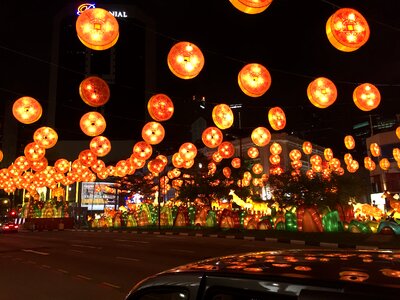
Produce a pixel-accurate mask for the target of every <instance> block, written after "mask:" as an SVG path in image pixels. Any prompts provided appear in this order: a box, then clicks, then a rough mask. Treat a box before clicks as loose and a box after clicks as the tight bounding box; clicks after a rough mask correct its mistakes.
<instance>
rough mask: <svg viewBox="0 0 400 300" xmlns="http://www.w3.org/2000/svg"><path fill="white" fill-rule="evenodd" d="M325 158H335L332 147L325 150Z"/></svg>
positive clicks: (327, 159)
mask: <svg viewBox="0 0 400 300" xmlns="http://www.w3.org/2000/svg"><path fill="white" fill-rule="evenodd" d="M324 158H325V160H326V161H331V159H332V158H333V151H332V149H331V148H326V149H325V150H324Z"/></svg>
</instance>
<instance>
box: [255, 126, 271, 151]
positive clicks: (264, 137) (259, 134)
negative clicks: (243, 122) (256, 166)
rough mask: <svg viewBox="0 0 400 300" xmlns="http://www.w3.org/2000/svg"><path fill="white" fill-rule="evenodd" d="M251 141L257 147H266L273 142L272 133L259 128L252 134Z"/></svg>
mask: <svg viewBox="0 0 400 300" xmlns="http://www.w3.org/2000/svg"><path fill="white" fill-rule="evenodd" d="M251 140H252V141H253V143H254V144H256V145H257V146H259V147H264V146H266V145H268V143H269V142H270V141H271V133H270V132H269V130H268V129H267V128H265V127H257V128H255V129H254V130H253V131H252V133H251Z"/></svg>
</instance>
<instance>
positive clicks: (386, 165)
mask: <svg viewBox="0 0 400 300" xmlns="http://www.w3.org/2000/svg"><path fill="white" fill-rule="evenodd" d="M379 167H380V168H381V169H382V170H384V171H387V170H389V168H390V162H389V160H388V159H387V158H382V159H381V160H380V161H379Z"/></svg>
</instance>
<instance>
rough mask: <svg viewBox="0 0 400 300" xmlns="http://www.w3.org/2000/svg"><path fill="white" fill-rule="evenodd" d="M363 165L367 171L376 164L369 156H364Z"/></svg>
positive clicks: (373, 168) (371, 169) (372, 168)
mask: <svg viewBox="0 0 400 300" xmlns="http://www.w3.org/2000/svg"><path fill="white" fill-rule="evenodd" d="M364 167H365V168H366V169H367V170H368V171H373V170H375V168H376V164H375V162H374V161H373V160H372V158H371V157H369V156H366V157H364Z"/></svg>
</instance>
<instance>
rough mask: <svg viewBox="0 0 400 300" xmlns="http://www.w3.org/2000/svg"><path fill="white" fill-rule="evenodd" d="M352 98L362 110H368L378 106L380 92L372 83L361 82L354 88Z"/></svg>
mask: <svg viewBox="0 0 400 300" xmlns="http://www.w3.org/2000/svg"><path fill="white" fill-rule="evenodd" d="M353 100H354V103H355V105H356V106H357V107H358V108H359V109H361V110H362V111H370V110H373V109H375V108H377V107H378V105H379V103H380V102H381V94H380V93H379V90H378V88H377V87H376V86H374V85H373V84H370V83H363V84H361V85H359V86H358V87H356V88H355V90H354V92H353Z"/></svg>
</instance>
